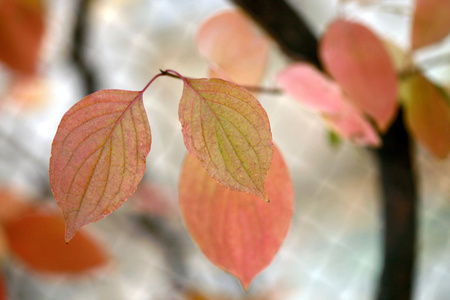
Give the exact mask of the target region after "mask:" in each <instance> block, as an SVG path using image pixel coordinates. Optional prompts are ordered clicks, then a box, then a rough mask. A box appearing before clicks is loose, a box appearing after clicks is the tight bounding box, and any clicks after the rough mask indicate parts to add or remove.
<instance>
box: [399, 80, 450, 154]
mask: <svg viewBox="0 0 450 300" xmlns="http://www.w3.org/2000/svg"><path fill="white" fill-rule="evenodd" d="M401 93H402V98H403V104H404V107H405V112H406V125H407V127H408V129H409V130H410V132H411V134H412V135H413V136H415V137H416V138H417V139H418V140H419V141H421V142H422V143H423V144H425V146H426V147H427V148H428V149H429V150H430V151H431V152H432V153H433V154H434V155H436V156H437V157H439V158H445V157H446V156H448V153H449V152H450V105H449V103H448V102H447V101H446V99H445V97H444V94H443V93H442V92H441V91H440V90H439V89H438V88H437V87H436V86H435V85H434V84H432V83H431V82H430V81H429V80H428V79H427V78H425V77H424V76H423V75H422V74H421V73H419V72H417V73H415V74H413V75H411V76H410V77H407V78H406V79H404V80H403V82H402V88H401Z"/></svg>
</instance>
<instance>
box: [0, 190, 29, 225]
mask: <svg viewBox="0 0 450 300" xmlns="http://www.w3.org/2000/svg"><path fill="white" fill-rule="evenodd" d="M29 203H30V202H27V200H26V199H25V196H23V195H22V194H21V193H20V192H19V191H18V190H17V189H15V188H11V187H1V186H0V208H1V209H0V223H1V222H4V221H7V220H9V219H11V218H15V217H17V216H19V215H21V214H23V213H25V212H28V211H30V210H31V209H32V207H31V205H30V204H29Z"/></svg>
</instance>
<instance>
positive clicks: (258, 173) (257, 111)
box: [178, 78, 272, 201]
mask: <svg viewBox="0 0 450 300" xmlns="http://www.w3.org/2000/svg"><path fill="white" fill-rule="evenodd" d="M183 81H184V88H183V95H182V98H181V101H180V106H179V111H178V113H179V118H180V122H181V125H182V130H183V137H184V143H185V145H186V148H187V149H188V151H189V152H190V153H191V154H193V155H195V156H196V157H198V159H199V160H200V161H201V163H202V165H203V167H204V168H205V170H206V171H207V172H208V173H209V175H210V176H211V177H213V178H214V179H215V180H216V181H218V182H219V183H221V184H222V185H225V186H226V187H228V188H230V189H232V190H235V191H243V192H249V193H252V194H254V195H256V196H258V197H260V198H263V199H265V200H266V201H268V197H267V194H266V192H265V189H264V179H265V177H266V174H267V172H268V171H269V168H270V163H271V161H272V133H271V131H270V124H269V119H268V117H267V114H266V112H265V110H264V109H263V108H262V106H261V104H260V103H259V102H258V100H256V98H255V97H254V96H253V95H252V94H250V93H249V92H248V91H247V90H246V89H244V88H242V87H240V86H238V85H236V84H234V83H230V82H227V81H225V80H222V79H215V78H214V79H184V80H183Z"/></svg>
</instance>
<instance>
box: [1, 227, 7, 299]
mask: <svg viewBox="0 0 450 300" xmlns="http://www.w3.org/2000/svg"><path fill="white" fill-rule="evenodd" d="M6 251H7V246H6V238H5V233H4V231H3V228H1V227H0V262H1V261H2V259H3V256H5V253H6ZM0 285H1V283H0ZM1 298H2V297H1V288H0V299H1Z"/></svg>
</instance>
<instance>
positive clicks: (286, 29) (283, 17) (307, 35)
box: [232, 0, 321, 68]
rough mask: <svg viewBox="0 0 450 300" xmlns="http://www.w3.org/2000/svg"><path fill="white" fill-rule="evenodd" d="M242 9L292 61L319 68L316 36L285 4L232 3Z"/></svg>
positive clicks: (239, 0) (243, 0)
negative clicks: (302, 61) (305, 62)
mask: <svg viewBox="0 0 450 300" xmlns="http://www.w3.org/2000/svg"><path fill="white" fill-rule="evenodd" d="M232 2H234V3H235V4H236V5H238V6H240V7H241V8H243V9H244V10H245V11H246V12H247V13H248V14H249V15H250V16H251V17H252V18H253V19H254V20H255V21H256V22H257V23H258V24H259V25H260V26H261V27H262V28H264V29H265V30H266V31H267V33H268V34H269V35H271V36H272V37H273V38H274V39H275V40H276V42H277V43H278V45H279V46H280V47H281V49H282V50H283V51H284V52H285V53H286V55H288V56H289V57H291V58H293V59H294V60H307V61H309V62H311V63H312V64H314V65H316V66H317V67H319V68H321V63H320V60H319V57H318V55H317V48H318V41H317V38H316V36H315V35H314V34H313V33H312V31H311V29H310V28H309V26H308V25H307V23H306V22H305V21H304V19H303V18H302V17H301V16H299V15H298V13H297V12H295V11H294V10H293V8H292V7H291V6H289V4H288V3H286V2H285V1H282V0H278V1H272V0H259V1H254V0H232Z"/></svg>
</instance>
